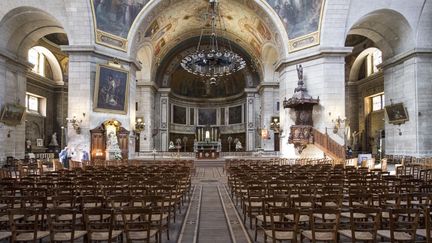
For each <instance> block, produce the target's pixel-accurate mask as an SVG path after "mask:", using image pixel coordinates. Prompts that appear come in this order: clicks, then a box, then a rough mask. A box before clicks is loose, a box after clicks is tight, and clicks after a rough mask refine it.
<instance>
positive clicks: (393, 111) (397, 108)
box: [384, 103, 409, 125]
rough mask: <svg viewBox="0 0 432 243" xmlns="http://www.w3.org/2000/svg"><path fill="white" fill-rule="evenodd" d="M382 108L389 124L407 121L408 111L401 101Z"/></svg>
mask: <svg viewBox="0 0 432 243" xmlns="http://www.w3.org/2000/svg"><path fill="white" fill-rule="evenodd" d="M384 110H385V112H386V114H387V118H388V122H389V123H390V124H394V125H400V124H403V123H405V122H406V121H409V116H408V111H407V109H406V107H405V106H404V104H403V103H397V104H391V105H388V106H385V107H384Z"/></svg>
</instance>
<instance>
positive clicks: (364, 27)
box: [347, 9, 414, 59]
mask: <svg viewBox="0 0 432 243" xmlns="http://www.w3.org/2000/svg"><path fill="white" fill-rule="evenodd" d="M351 34H354V35H361V36H365V37H367V38H369V39H370V40H372V41H373V42H374V43H375V44H376V46H377V47H378V48H379V49H380V50H381V51H382V52H383V58H384V59H387V58H390V57H393V56H395V55H398V54H400V53H403V52H405V51H408V50H409V49H410V48H412V47H413V46H414V38H413V31H412V28H411V26H410V24H409V22H408V21H407V19H406V18H405V17H404V16H403V15H402V14H401V13H399V12H397V11H395V10H390V9H380V10H375V11H373V12H370V13H368V14H365V15H363V16H362V17H361V18H360V19H359V20H357V21H356V22H355V23H354V24H353V25H352V26H351V27H350V28H349V31H348V33H347V35H351Z"/></svg>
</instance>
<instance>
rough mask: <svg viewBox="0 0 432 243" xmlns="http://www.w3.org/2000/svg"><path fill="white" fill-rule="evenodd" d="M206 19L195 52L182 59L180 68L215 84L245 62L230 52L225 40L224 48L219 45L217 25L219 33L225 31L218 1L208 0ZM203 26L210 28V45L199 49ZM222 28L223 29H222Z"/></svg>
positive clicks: (244, 64)
mask: <svg viewBox="0 0 432 243" xmlns="http://www.w3.org/2000/svg"><path fill="white" fill-rule="evenodd" d="M209 3H210V6H209V9H208V18H207V20H206V23H205V24H204V27H203V28H202V30H201V35H200V38H199V42H198V46H197V49H196V51H194V52H193V53H191V54H189V55H187V56H186V57H184V58H183V59H182V61H181V66H182V67H183V68H184V69H185V70H186V71H188V72H189V73H192V74H194V75H198V76H202V77H209V78H210V83H211V84H215V81H216V78H217V77H223V76H228V75H230V74H232V73H235V72H237V71H239V70H241V69H243V68H244V67H245V66H246V62H245V60H244V59H243V58H242V57H241V56H240V55H238V54H237V53H235V52H233V51H232V48H231V44H230V42H229V41H228V40H227V41H226V42H227V43H225V46H227V47H225V46H224V47H222V46H220V45H219V44H220V43H219V41H220V40H223V38H221V39H218V35H217V24H219V25H220V26H219V29H220V30H221V31H223V30H226V28H225V26H224V24H223V19H222V18H221V16H220V14H219V11H218V0H209ZM205 26H211V30H210V31H211V32H210V37H209V38H210V45H209V46H208V47H206V48H202V47H201V41H202V40H203V35H204V32H205ZM222 27H224V28H222Z"/></svg>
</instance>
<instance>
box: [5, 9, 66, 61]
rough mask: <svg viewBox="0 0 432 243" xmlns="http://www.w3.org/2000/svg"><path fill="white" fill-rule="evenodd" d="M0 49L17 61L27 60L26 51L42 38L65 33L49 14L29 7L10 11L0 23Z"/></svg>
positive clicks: (58, 22) (56, 20)
mask: <svg viewBox="0 0 432 243" xmlns="http://www.w3.org/2000/svg"><path fill="white" fill-rule="evenodd" d="M0 33H2V35H1V39H0V49H1V50H4V51H5V52H6V53H8V54H9V55H11V56H13V57H16V58H18V59H19V60H24V61H26V60H27V54H28V50H29V49H30V48H31V47H32V46H33V45H34V44H35V43H36V42H37V41H38V40H39V39H40V38H42V37H43V36H45V35H48V34H51V33H65V34H67V33H66V31H65V29H64V28H63V26H62V24H61V23H60V21H59V20H58V19H56V18H55V17H54V16H52V15H51V14H49V13H47V12H45V11H43V10H41V9H38V8H34V7H30V6H23V7H18V8H15V9H12V10H11V11H9V12H8V13H7V14H6V15H5V16H4V17H3V18H2V19H1V21H0Z"/></svg>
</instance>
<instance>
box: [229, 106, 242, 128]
mask: <svg viewBox="0 0 432 243" xmlns="http://www.w3.org/2000/svg"><path fill="white" fill-rule="evenodd" d="M242 114H243V113H242V106H241V105H239V106H234V107H230V108H229V112H228V122H229V124H239V123H242Z"/></svg>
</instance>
